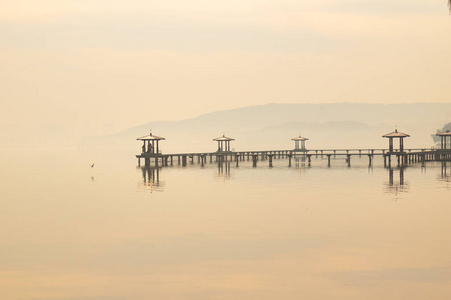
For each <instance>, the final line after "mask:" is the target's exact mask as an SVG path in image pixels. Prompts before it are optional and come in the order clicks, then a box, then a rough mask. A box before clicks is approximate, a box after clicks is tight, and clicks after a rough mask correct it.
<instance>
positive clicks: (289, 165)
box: [288, 154, 293, 167]
mask: <svg viewBox="0 0 451 300" xmlns="http://www.w3.org/2000/svg"><path fill="white" fill-rule="evenodd" d="M292 156H293V155H291V154H288V167H291V157H292Z"/></svg>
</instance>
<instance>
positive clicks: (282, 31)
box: [0, 0, 451, 136]
mask: <svg viewBox="0 0 451 300" xmlns="http://www.w3.org/2000/svg"><path fill="white" fill-rule="evenodd" d="M450 53H451V16H450V15H449V10H448V7H447V1H446V0H374V1H368V0H315V1H312V0H277V1H275V0H274V1H273V0H246V1H243V0H239V1H238V0H227V1H225V0H224V1H223V0H220V1H218V0H190V1H186V0H184V1H182V0H164V1H160V0H72V1H70V0H14V1H5V0H0V66H1V68H0V99H1V102H0V129H3V130H5V128H20V129H21V130H24V131H28V130H36V128H38V129H39V130H46V128H48V129H49V130H50V129H55V127H58V128H60V129H61V130H62V131H67V133H68V135H74V136H80V135H84V134H104V133H111V132H115V131H117V130H121V129H124V128H127V127H130V126H133V125H137V124H142V123H145V122H149V121H157V120H179V119H185V118H190V117H194V116H197V115H199V114H202V113H207V112H211V111H214V110H223V109H230V108H236V107H241V106H247V105H258V104H266V103H305V102H310V103H318V102H343V101H351V102H365V103H368V102H380V103H394V102H398V103H406V102H450V101H451V87H450V82H451V75H450V74H451V69H450V67H451V55H450ZM17 126H20V127H17Z"/></svg>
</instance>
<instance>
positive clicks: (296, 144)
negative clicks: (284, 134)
mask: <svg viewBox="0 0 451 300" xmlns="http://www.w3.org/2000/svg"><path fill="white" fill-rule="evenodd" d="M291 140H292V141H294V151H304V152H305V151H306V149H305V141H308V138H306V137H302V136H301V135H299V136H297V137H295V138H292V139H291ZM299 142H301V148H300V149H299Z"/></svg>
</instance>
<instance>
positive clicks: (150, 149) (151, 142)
mask: <svg viewBox="0 0 451 300" xmlns="http://www.w3.org/2000/svg"><path fill="white" fill-rule="evenodd" d="M136 140H138V141H143V146H142V153H143V154H144V153H148V154H159V152H160V151H159V148H158V141H161V140H165V138H163V137H161V136H156V135H153V134H152V132H151V133H150V134H149V135H146V136H142V137H139V138H137V139H136ZM146 142H147V147H146Z"/></svg>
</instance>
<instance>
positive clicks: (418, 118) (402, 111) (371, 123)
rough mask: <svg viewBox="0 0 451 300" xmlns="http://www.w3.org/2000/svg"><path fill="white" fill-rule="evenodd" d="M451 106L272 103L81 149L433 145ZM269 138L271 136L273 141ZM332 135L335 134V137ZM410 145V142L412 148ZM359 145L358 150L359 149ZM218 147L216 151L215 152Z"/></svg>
mask: <svg viewBox="0 0 451 300" xmlns="http://www.w3.org/2000/svg"><path fill="white" fill-rule="evenodd" d="M450 118H451V104H445V103H432V104H429V103H415V104H388V105H385V104H358V103H330V104H267V105H259V106H248V107H242V108H237V109H232V110H224V111H216V112H212V113H208V114H204V115H201V116H198V117H196V118H191V119H186V120H182V121H174V122H148V123H145V124H142V125H139V126H135V127H132V128H129V129H126V130H124V131H122V132H120V133H118V134H115V135H111V136H104V137H89V138H84V139H83V140H82V142H81V143H82V145H99V144H103V145H107V144H114V145H125V144H133V141H134V140H135V139H136V138H137V137H139V136H143V135H146V134H148V133H149V130H150V129H152V131H153V133H155V134H157V135H160V136H163V137H165V138H166V141H165V142H164V143H165V145H167V146H166V147H167V148H168V149H178V148H182V147H185V148H184V149H187V151H188V150H194V149H198V148H201V149H199V150H198V151H206V150H205V147H212V146H214V145H213V144H212V141H211V140H212V139H213V138H214V137H217V136H219V135H222V133H223V132H225V133H226V135H228V136H231V137H233V138H235V139H236V142H235V144H236V145H237V148H238V145H240V146H239V149H243V148H242V147H247V149H249V148H248V147H254V148H255V147H272V148H284V149H286V148H290V147H291V146H292V145H291V142H290V139H291V138H292V137H294V136H297V135H298V134H299V133H301V134H302V135H303V136H307V137H309V138H310V141H309V143H310V144H311V145H312V146H317V147H339V146H345V147H346V146H349V147H351V146H359V147H363V146H367V147H375V146H380V147H383V146H385V143H386V142H385V141H383V140H382V139H381V135H382V134H384V133H387V132H389V131H392V130H394V128H395V126H398V128H399V130H400V131H404V132H406V133H409V134H411V135H412V139H411V140H412V141H413V140H414V137H415V142H414V143H413V144H415V145H420V144H421V146H423V147H424V146H429V145H431V144H432V140H431V138H430V134H431V133H434V132H435V130H436V129H437V128H441V127H442V126H443V124H445V123H447V122H449V121H451V120H450ZM268 133H270V136H268ZM332 133H333V134H332ZM408 143H409V142H408V141H407V144H408ZM357 144H359V145H357ZM213 148H214V147H213Z"/></svg>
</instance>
